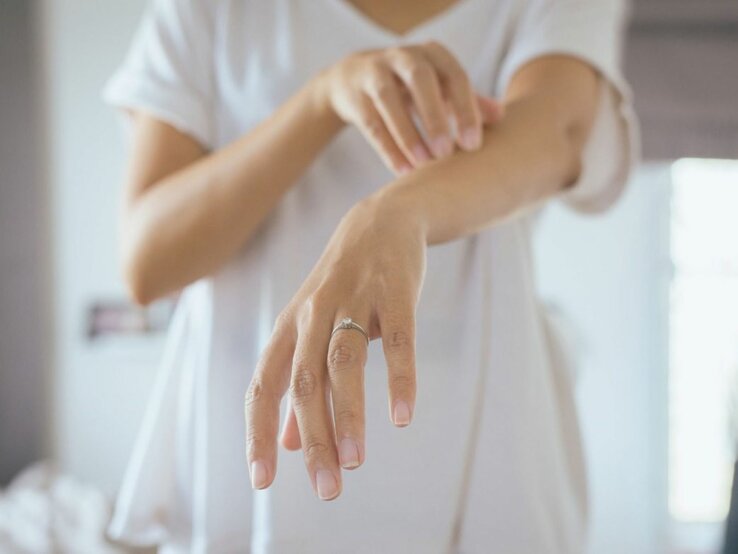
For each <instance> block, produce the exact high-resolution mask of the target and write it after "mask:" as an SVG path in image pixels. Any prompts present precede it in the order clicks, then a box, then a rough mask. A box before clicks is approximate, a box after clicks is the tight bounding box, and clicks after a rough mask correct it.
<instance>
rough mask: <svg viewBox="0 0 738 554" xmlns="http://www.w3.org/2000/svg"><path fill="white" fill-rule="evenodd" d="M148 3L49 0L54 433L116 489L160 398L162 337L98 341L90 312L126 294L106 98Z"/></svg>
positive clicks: (83, 468) (78, 468)
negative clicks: (155, 384) (152, 394)
mask: <svg viewBox="0 0 738 554" xmlns="http://www.w3.org/2000/svg"><path fill="white" fill-rule="evenodd" d="M143 5H144V1H143V0H126V1H120V2H91V1H89V0H47V1H46V2H45V13H44V22H43V24H44V26H45V29H46V34H45V36H46V39H47V40H46V45H45V46H46V48H45V53H46V57H47V61H46V65H47V67H48V70H49V89H48V103H49V140H50V144H51V153H52V170H51V175H52V184H51V189H52V196H53V200H52V202H53V207H54V248H55V252H56V260H55V269H56V271H55V273H56V287H55V290H56V294H57V315H56V327H57V337H56V350H57V364H56V375H55V384H56V386H55V408H54V418H53V426H54V435H55V439H56V440H55V451H56V455H57V457H58V458H59V460H60V462H61V464H62V466H63V467H65V468H67V469H69V470H70V471H71V472H73V473H74V474H76V475H79V476H81V477H84V478H87V479H90V480H92V481H94V482H96V483H98V484H100V485H101V486H103V487H104V488H105V489H106V490H108V491H110V492H112V491H113V490H115V488H116V487H117V485H118V481H119V478H120V475H121V472H122V470H123V468H124V464H125V461H126V458H127V456H128V453H129V450H130V447H131V443H132V440H133V436H134V433H135V430H136V428H137V426H138V424H139V422H140V419H141V414H142V409H143V406H144V402H145V399H146V395H147V394H148V391H149V388H150V385H151V381H152V377H153V375H154V364H155V361H156V358H157V356H158V351H159V346H160V345H159V343H158V341H148V340H139V341H132V342H131V343H122V342H120V341H117V342H102V343H90V342H88V341H87V340H86V338H85V323H86V310H87V309H88V307H89V304H90V302H92V301H93V300H98V299H117V298H120V297H123V295H124V289H123V285H122V283H121V280H120V278H119V273H118V267H117V246H116V245H117V239H116V216H117V210H118V201H119V196H120V182H121V178H122V174H123V161H124V157H125V152H124V143H123V134H122V132H121V128H120V124H119V122H118V120H117V119H116V118H115V116H114V114H113V112H112V111H111V110H110V109H109V108H107V107H106V106H104V105H103V104H102V102H101V100H100V90H101V88H102V86H103V83H104V82H105V79H106V78H107V77H108V76H109V75H110V74H111V72H112V71H113V69H114V68H115V66H116V65H117V64H118V63H120V61H121V60H122V58H123V55H124V52H125V50H126V47H127V45H128V42H129V40H130V38H131V34H132V31H133V29H134V27H135V25H136V22H137V21H138V19H139V17H140V13H141V9H142V6H143Z"/></svg>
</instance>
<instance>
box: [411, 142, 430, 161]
mask: <svg viewBox="0 0 738 554" xmlns="http://www.w3.org/2000/svg"><path fill="white" fill-rule="evenodd" d="M413 157H414V158H415V161H416V162H418V163H419V164H423V163H425V162H427V161H430V159H431V156H430V154H429V153H428V150H427V149H426V148H425V146H423V145H422V144H418V145H417V146H416V147H415V148H413Z"/></svg>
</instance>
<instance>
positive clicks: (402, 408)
mask: <svg viewBox="0 0 738 554" xmlns="http://www.w3.org/2000/svg"><path fill="white" fill-rule="evenodd" d="M392 420H393V421H394V423H395V425H397V426H398V427H405V426H406V425H409V424H410V406H408V405H407V402H405V401H404V400H398V401H397V402H395V409H394V411H393V412H392Z"/></svg>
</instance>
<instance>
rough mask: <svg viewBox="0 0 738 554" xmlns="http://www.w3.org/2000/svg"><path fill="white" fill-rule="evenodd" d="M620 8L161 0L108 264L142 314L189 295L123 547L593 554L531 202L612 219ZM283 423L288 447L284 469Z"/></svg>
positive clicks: (116, 84)
mask: <svg viewBox="0 0 738 554" xmlns="http://www.w3.org/2000/svg"><path fill="white" fill-rule="evenodd" d="M621 12H622V6H621V4H620V2H619V1H618V0H556V1H552V0H495V1H490V0H463V1H457V2H454V1H452V0H433V1H428V0H403V1H402V2H397V1H396V0H395V1H392V0H381V1H380V0H372V1H369V0H352V1H348V0H311V1H308V0H271V1H266V0H264V1H259V0H255V1H247V0H219V1H212V0H155V1H154V2H153V4H152V6H151V8H150V10H149V11H148V13H147V15H146V18H145V20H144V22H143V24H142V26H141V28H140V30H139V32H138V34H137V35H136V37H135V40H134V43H133V46H132V49H131V51H130V53H129V56H128V58H127V60H126V62H125V63H124V65H123V66H122V68H121V69H120V70H119V71H118V73H117V74H116V75H115V76H114V78H113V79H112V80H111V82H110V83H109V84H108V87H107V90H106V98H107V100H108V101H109V102H110V103H112V104H113V105H116V106H119V107H122V108H125V109H126V110H127V111H128V112H129V113H130V114H132V121H133V147H132V153H131V162H130V171H129V173H128V178H127V188H126V190H127V199H126V208H125V215H124V231H125V232H124V252H123V260H124V266H125V272H126V277H127V281H128V284H129V286H130V290H131V294H132V296H133V298H134V299H136V300H137V301H138V302H140V303H142V304H146V303H148V302H150V301H152V300H154V299H156V298H159V297H161V296H164V295H166V294H169V293H172V292H174V291H177V290H180V289H184V292H183V294H182V297H181V301H180V305H179V307H178V310H177V313H176V315H175V318H174V320H173V322H172V327H171V330H170V338H169V343H168V347H167V351H166V355H165V359H164V361H163V367H162V369H161V374H160V376H159V381H158V383H157V386H156V389H155V392H154V396H153V398H152V400H151V405H150V409H149V412H148V414H147V417H146V421H145V422H144V426H143V429H142V431H141V435H140V437H139V440H138V443H137V446H136V448H135V451H134V454H133V457H132V460H131V462H130V465H129V469H128V472H127V476H126V478H125V480H124V483H123V486H122V489H121V492H120V495H119V499H118V504H117V509H116V513H115V517H114V521H113V522H112V524H111V534H112V535H113V536H114V537H117V538H119V539H123V540H127V541H130V542H134V543H140V544H152V543H159V544H162V545H163V549H162V550H163V551H164V552H218V553H220V552H249V551H250V552H259V553H261V552H280V553H281V552H316V553H317V552H320V553H327V552H371V553H375V552H383V553H385V552H386V553H394V552H397V553H406V552H421V553H432V552H449V551H455V552H475V553H476V552H484V553H488V552H499V553H505V554H509V553H542V552H546V553H550V552H561V553H567V554H569V553H573V552H580V551H581V550H582V548H583V543H584V534H585V522H586V490H585V474H584V469H583V464H582V457H581V452H580V446H579V435H578V430H577V424H576V418H575V408H574V402H573V399H572V383H571V382H570V376H569V375H568V374H567V372H566V368H565V367H562V364H561V356H560V355H559V350H558V345H557V343H556V341H555V340H554V336H553V335H552V333H551V331H550V330H549V327H548V326H547V323H546V318H545V314H544V313H543V311H542V309H541V306H540V305H539V303H538V302H537V300H536V297H535V290H534V283H533V278H532V275H533V268H532V266H531V260H530V255H529V248H530V233H531V223H532V214H533V212H534V211H535V209H536V208H537V207H539V206H541V205H542V204H543V203H544V202H545V201H547V200H549V199H552V198H554V197H558V198H562V199H564V200H565V201H566V202H567V203H569V204H571V205H573V206H575V207H576V208H578V209H581V210H584V211H594V210H600V209H603V208H605V207H606V206H608V205H609V204H610V203H611V202H612V201H613V200H614V198H615V197H616V196H617V194H618V192H619V190H620V188H621V186H622V185H623V183H624V182H625V179H626V176H627V172H628V168H629V167H630V164H631V163H632V158H633V156H632V151H631V146H629V144H632V137H631V136H630V135H631V127H632V126H631V124H630V121H631V116H630V111H629V104H628V98H627V90H626V87H625V85H624V83H623V81H622V79H621V77H620V73H619V71H618V66H617V58H618V56H617V47H618V44H617V43H618V37H619V31H620V24H621V21H622V13H621ZM489 96H495V97H497V98H500V100H501V104H502V106H501V109H500V107H499V106H498V105H497V104H496V103H495V102H494V101H492V100H490V99H489V98H488V97H489ZM421 288H422V294H421ZM342 322H343V323H342ZM380 338H381V341H373V342H371V341H372V340H373V339H380ZM380 342H381V349H380ZM416 380H417V397H416ZM288 391H289V394H287V393H288ZM245 392H246V402H245V408H246V422H245V423H243V422H242V413H243V412H242V410H243V408H244V400H243V398H244V396H243V395H244V393H245ZM285 395H287V396H288V397H289V398H290V400H291V402H290V403H286V402H285V403H281V400H282V398H283V397H284V396H285ZM386 395H388V397H389V399H388V406H389V409H388V411H389V420H390V422H391V423H390V422H388V421H387V412H386V411H385V410H387V408H385V406H387V404H385V402H387V400H386ZM280 407H282V409H283V411H282V415H283V420H284V426H283V429H282V433H281V439H280V440H281V443H282V444H283V445H284V446H285V447H286V448H287V449H289V450H298V451H301V454H299V453H295V454H289V453H284V452H283V453H282V454H281V455H280V456H279V467H278V466H277V441H278V429H279V419H280ZM393 424H394V425H393ZM405 426H407V427H408V428H407V429H398V427H405ZM244 437H245V440H244ZM244 447H245V448H244ZM244 450H245V451H246V456H245V457H244ZM303 460H304V463H303ZM359 466H361V468H360V469H355V468H357V467H359ZM305 468H307V474H306V471H305ZM345 470H354V471H345ZM249 483H250V484H251V487H249ZM252 488H253V489H256V492H252ZM316 497H317V498H316ZM318 499H322V500H332V499H336V500H335V501H334V502H320V501H319V500H318Z"/></svg>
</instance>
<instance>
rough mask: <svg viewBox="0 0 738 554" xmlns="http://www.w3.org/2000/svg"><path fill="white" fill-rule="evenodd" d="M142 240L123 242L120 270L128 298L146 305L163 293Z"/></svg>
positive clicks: (142, 305)
mask: <svg viewBox="0 0 738 554" xmlns="http://www.w3.org/2000/svg"><path fill="white" fill-rule="evenodd" d="M142 242H144V241H136V240H132V241H130V242H126V243H124V245H123V254H122V256H121V270H122V276H123V281H124V283H125V285H126V289H127V291H128V297H129V298H130V300H131V301H132V302H133V303H135V304H136V305H138V306H141V307H146V306H148V305H150V304H151V303H152V302H154V301H155V300H158V299H159V298H161V297H162V296H163V294H162V292H161V290H160V287H159V286H158V283H157V280H156V278H155V277H156V273H157V270H156V268H155V267H153V264H152V262H151V260H152V258H151V256H150V255H149V254H148V252H147V249H146V248H145V247H144V245H143V244H142Z"/></svg>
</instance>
